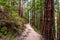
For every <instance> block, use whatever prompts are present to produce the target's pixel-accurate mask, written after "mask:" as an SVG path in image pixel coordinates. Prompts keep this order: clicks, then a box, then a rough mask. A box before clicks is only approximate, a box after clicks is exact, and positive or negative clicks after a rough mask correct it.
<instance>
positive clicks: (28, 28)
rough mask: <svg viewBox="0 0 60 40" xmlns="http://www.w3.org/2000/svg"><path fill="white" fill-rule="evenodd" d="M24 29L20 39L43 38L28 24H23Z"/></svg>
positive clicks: (39, 39)
mask: <svg viewBox="0 0 60 40" xmlns="http://www.w3.org/2000/svg"><path fill="white" fill-rule="evenodd" d="M24 25H25V27H26V29H25V31H24V32H23V33H22V36H21V38H22V39H21V40H43V38H42V36H41V35H40V34H38V33H37V32H35V31H34V29H33V28H32V27H31V25H30V24H24Z"/></svg>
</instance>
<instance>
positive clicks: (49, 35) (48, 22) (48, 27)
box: [41, 0, 54, 40]
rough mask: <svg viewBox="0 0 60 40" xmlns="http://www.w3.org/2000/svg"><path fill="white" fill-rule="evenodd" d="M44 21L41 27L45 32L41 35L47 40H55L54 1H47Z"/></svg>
mask: <svg viewBox="0 0 60 40" xmlns="http://www.w3.org/2000/svg"><path fill="white" fill-rule="evenodd" d="M44 4H45V5H44V6H45V7H44V21H43V23H42V25H41V27H42V28H43V29H42V30H43V32H42V33H41V34H42V35H43V37H44V38H45V40H54V38H53V33H54V32H53V27H54V0H45V3H44Z"/></svg>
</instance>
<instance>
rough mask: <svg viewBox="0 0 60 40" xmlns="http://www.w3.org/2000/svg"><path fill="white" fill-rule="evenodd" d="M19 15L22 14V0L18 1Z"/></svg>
mask: <svg viewBox="0 0 60 40" xmlns="http://www.w3.org/2000/svg"><path fill="white" fill-rule="evenodd" d="M19 16H21V17H22V16H23V0H20V2H19Z"/></svg>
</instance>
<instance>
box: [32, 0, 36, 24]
mask: <svg viewBox="0 0 60 40" xmlns="http://www.w3.org/2000/svg"><path fill="white" fill-rule="evenodd" d="M32 7H33V9H32V25H35V0H32Z"/></svg>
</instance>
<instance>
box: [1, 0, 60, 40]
mask: <svg viewBox="0 0 60 40" xmlns="http://www.w3.org/2000/svg"><path fill="white" fill-rule="evenodd" d="M48 1H49V3H50V4H47V3H48ZM52 4H53V5H52ZM50 5H51V6H50ZM48 6H49V7H48ZM50 8H51V10H52V11H51V10H50ZM50 17H51V18H50ZM45 18H46V20H45ZM49 18H50V19H51V20H50V19H49ZM49 20H50V21H49ZM47 21H48V22H47ZM45 22H46V23H47V24H45ZM50 22H51V23H52V24H51V23H50ZM26 23H29V24H31V26H32V27H33V29H34V30H35V31H36V32H38V33H39V34H41V35H43V36H47V37H46V40H49V39H50V37H51V36H53V37H52V38H51V39H50V40H52V39H55V40H60V0H53V1H52V0H0V38H2V37H3V36H4V37H5V36H7V37H9V38H10V40H13V39H14V37H15V36H17V35H21V34H22V32H23V31H24V29H25V26H24V24H26ZM50 24H51V25H50ZM46 25H47V26H46ZM50 28H51V30H52V32H51V33H52V34H51V36H50V37H49V35H50V33H49V32H50V31H51V30H50ZM46 30H47V31H46ZM47 32H48V33H47Z"/></svg>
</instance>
